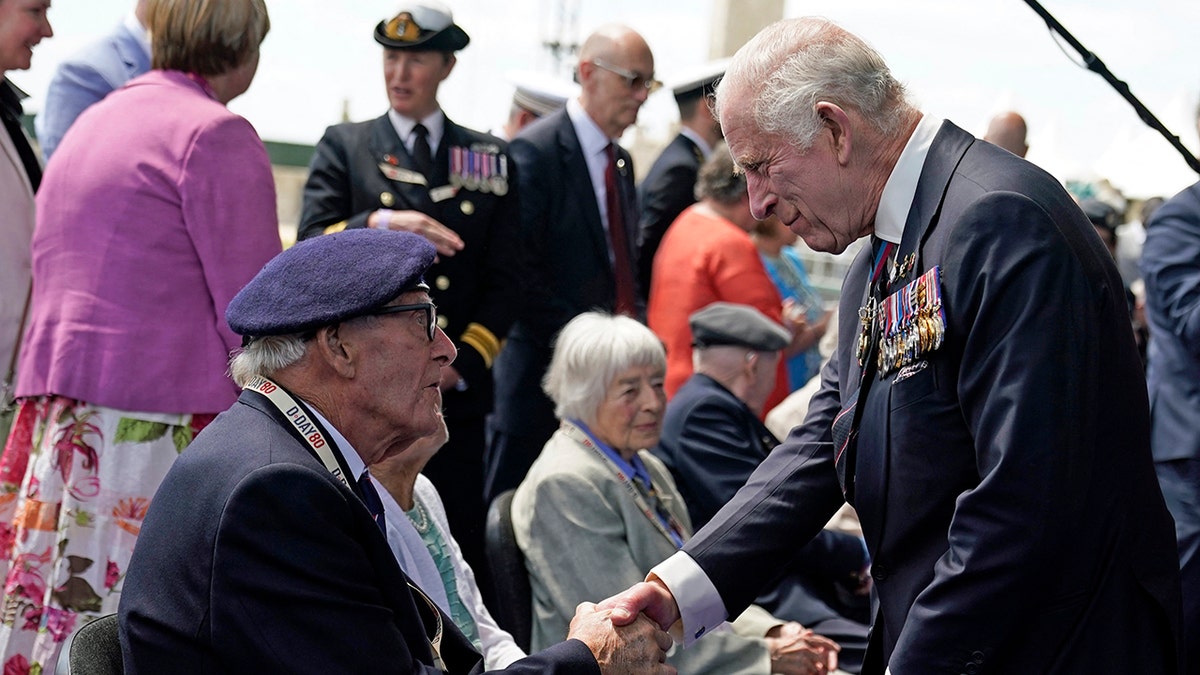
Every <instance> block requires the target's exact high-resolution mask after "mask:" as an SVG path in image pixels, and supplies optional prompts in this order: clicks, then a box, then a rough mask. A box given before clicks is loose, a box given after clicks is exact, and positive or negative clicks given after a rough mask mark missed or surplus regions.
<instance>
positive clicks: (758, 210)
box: [746, 172, 777, 220]
mask: <svg viewBox="0 0 1200 675" xmlns="http://www.w3.org/2000/svg"><path fill="white" fill-rule="evenodd" d="M746 190H747V192H749V193H750V213H751V214H753V215H754V218H755V219H756V220H766V219H767V218H769V217H770V216H771V214H772V213H774V212H775V204H776V202H777V199H776V197H775V193H774V192H772V191H771V186H770V181H768V180H767V179H766V178H764V177H762V176H759V175H758V174H756V173H750V172H746Z"/></svg>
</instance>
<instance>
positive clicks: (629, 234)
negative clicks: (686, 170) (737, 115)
mask: <svg viewBox="0 0 1200 675" xmlns="http://www.w3.org/2000/svg"><path fill="white" fill-rule="evenodd" d="M576 77H577V79H578V80H579V84H580V95H579V98H577V99H572V100H570V101H568V102H567V106H566V108H565V109H564V110H560V111H558V112H556V113H554V114H551V115H548V116H546V117H544V118H542V119H540V120H538V121H537V122H534V123H533V124H530V125H529V126H527V127H525V129H523V130H522V131H521V133H520V134H519V135H518V136H517V137H516V138H515V139H514V140H513V141H512V143H511V145H510V146H509V157H510V158H511V159H512V160H513V163H514V164H516V167H517V180H518V183H519V187H520V193H521V245H522V247H523V253H524V254H525V262H526V265H527V270H526V272H527V283H526V300H525V303H524V305H523V306H522V309H521V312H520V314H519V315H518V317H517V322H516V324H515V325H514V326H513V328H512V330H511V331H510V332H509V335H508V342H507V344H506V346H505V348H504V349H503V350H502V351H501V353H500V356H499V357H497V359H496V365H495V369H494V373H495V378H496V410H495V414H494V415H493V419H492V423H491V424H490V425H489V433H490V438H489V444H488V454H487V458H486V471H487V477H486V481H487V494H486V497H485V498H487V499H491V498H493V497H495V496H496V495H498V494H500V493H501V492H503V491H504V490H507V489H509V488H515V487H516V486H517V485H518V484H519V483H520V482H521V479H522V478H524V476H525V472H526V471H527V470H528V469H529V466H530V465H531V464H532V463H533V460H534V458H536V457H537V455H538V453H539V452H540V451H541V448H542V445H543V444H544V443H545V442H546V440H547V439H548V438H550V436H551V434H553V433H554V430H555V428H557V426H558V422H557V419H556V418H555V416H554V407H553V405H552V404H551V402H550V399H549V398H547V397H546V395H545V394H544V393H543V392H542V388H541V379H542V375H543V373H545V372H546V367H547V365H548V364H549V362H550V351H551V349H550V348H551V341H552V339H553V338H554V336H555V334H557V333H558V331H559V329H561V328H562V327H563V326H564V325H565V324H566V323H567V322H568V321H570V320H571V319H572V318H573V317H575V316H576V315H577V314H580V313H582V312H585V311H588V310H594V309H603V310H606V311H609V312H617V313H621V314H627V315H630V316H633V317H636V318H641V317H642V314H643V312H644V306H643V303H642V302H641V300H640V297H641V296H640V295H639V292H638V279H637V273H636V271H635V268H634V260H635V259H636V254H635V245H636V243H637V221H638V217H637V197H636V194H635V192H634V186H633V164H632V161H631V160H630V157H629V153H627V152H625V150H624V149H622V148H621V147H620V145H618V144H617V139H619V138H620V137H621V134H622V133H624V131H625V129H627V128H628V127H629V126H630V125H632V124H633V123H634V122H636V121H637V115H638V110H640V109H641V107H642V104H643V103H645V102H646V99H647V97H649V96H650V94H651V93H653V92H654V91H655V90H656V89H658V88H659V86H661V83H659V82H658V81H657V80H655V79H654V55H653V54H651V53H650V47H649V46H648V45H647V44H646V41H645V40H644V39H643V38H642V36H641V35H639V34H638V33H637V32H635V31H634V30H633V29H631V28H629V27H627V26H620V25H608V26H604V27H602V28H600V29H598V30H596V32H594V33H592V34H591V35H590V36H588V38H587V39H586V40H585V41H584V43H583V46H582V48H581V49H580V53H579V66H578V70H577V73H576Z"/></svg>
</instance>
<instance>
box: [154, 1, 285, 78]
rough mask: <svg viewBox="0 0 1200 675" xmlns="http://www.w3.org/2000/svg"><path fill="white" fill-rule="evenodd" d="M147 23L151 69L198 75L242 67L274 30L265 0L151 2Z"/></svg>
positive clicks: (221, 72)
mask: <svg viewBox="0 0 1200 675" xmlns="http://www.w3.org/2000/svg"><path fill="white" fill-rule="evenodd" d="M146 22H147V25H148V26H149V30H150V39H151V49H150V53H151V63H152V65H153V67H154V68H156V69H159V70H181V71H183V72H186V73H195V74H197V75H221V74H223V73H226V72H228V71H230V70H233V69H234V68H237V67H238V66H240V65H242V64H243V63H245V62H246V60H247V59H248V58H250V56H251V55H253V54H254V53H255V52H257V51H258V46H259V45H260V44H262V41H263V38H265V37H266V36H267V31H268V30H270V29H271V20H270V18H269V17H268V16H267V6H266V4H265V3H264V1H263V0H150V2H149V5H148V6H147V8H146Z"/></svg>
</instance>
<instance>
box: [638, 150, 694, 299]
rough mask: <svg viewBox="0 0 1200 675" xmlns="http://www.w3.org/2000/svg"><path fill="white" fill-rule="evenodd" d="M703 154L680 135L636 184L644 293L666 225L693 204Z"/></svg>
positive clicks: (639, 266) (645, 292)
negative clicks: (639, 213) (639, 214)
mask: <svg viewBox="0 0 1200 675" xmlns="http://www.w3.org/2000/svg"><path fill="white" fill-rule="evenodd" d="M703 163H704V154H703V153H702V152H701V151H700V148H699V146H697V145H696V143H695V142H694V141H692V139H690V138H688V137H687V136H684V135H683V134H679V135H677V136H675V138H674V139H672V140H671V142H670V143H668V144H667V147H665V148H663V151H662V154H660V155H659V156H658V159H656V160H654V164H652V165H651V166H650V170H649V171H648V172H646V177H645V178H643V179H642V182H641V184H640V185H638V206H639V208H640V209H641V219H640V220H639V222H638V258H637V261H638V262H637V266H638V275H639V278H640V279H641V280H642V290H643V293H644V295H646V296H649V294H650V273H651V271H652V269H653V267H654V253H655V251H657V250H658V245H659V244H661V243H662V238H663V235H664V234H666V233H667V228H668V227H670V226H671V223H673V222H675V218H676V217H678V216H679V214H680V213H682V212H683V210H684V209H686V208H687V207H689V206H691V205H692V204H695V203H696V176H697V175H698V174H699V173H700V165H701V164H703Z"/></svg>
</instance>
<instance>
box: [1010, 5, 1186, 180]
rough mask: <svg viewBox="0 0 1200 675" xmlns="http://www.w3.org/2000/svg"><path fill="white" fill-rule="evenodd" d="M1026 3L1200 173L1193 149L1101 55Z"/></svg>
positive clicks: (1042, 8) (1090, 68) (1055, 21)
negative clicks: (1120, 77)
mask: <svg viewBox="0 0 1200 675" xmlns="http://www.w3.org/2000/svg"><path fill="white" fill-rule="evenodd" d="M1025 4H1027V5H1029V6H1030V7H1031V8H1033V11H1035V12H1037V13H1038V16H1040V17H1042V19H1043V20H1045V22H1046V25H1047V26H1049V28H1050V30H1052V31H1054V32H1056V33H1058V34H1059V35H1061V36H1062V37H1063V39H1064V40H1066V41H1067V44H1069V45H1071V46H1072V47H1074V48H1075V51H1077V52H1079V55H1080V56H1082V57H1083V63H1084V65H1086V66H1087V67H1088V70H1091V71H1093V72H1095V73H1096V74H1098V75H1100V77H1103V78H1104V80H1105V81H1106V82H1108V83H1109V84H1110V85H1112V88H1113V89H1116V90H1117V93H1118V94H1120V95H1121V96H1122V97H1123V98H1124V99H1125V100H1126V101H1129V105H1131V106H1133V109H1134V110H1136V111H1137V114H1138V117H1140V118H1142V121H1143V122H1145V123H1146V124H1147V125H1149V126H1150V128H1151V129H1154V130H1155V131H1157V132H1158V133H1160V134H1162V135H1163V137H1164V138H1166V139H1167V141H1168V142H1169V143H1170V144H1171V145H1173V146H1175V149H1176V150H1178V151H1179V154H1181V155H1183V159H1184V161H1186V162H1187V164H1188V166H1190V167H1192V170H1193V171H1195V172H1196V173H1200V160H1198V159H1196V157H1195V155H1193V154H1192V153H1191V151H1189V150H1188V149H1187V148H1185V147H1184V146H1183V143H1181V142H1180V141H1179V137H1178V136H1176V135H1175V134H1172V133H1171V131H1170V130H1169V129H1167V128H1166V127H1165V126H1163V123H1162V122H1159V121H1158V118H1157V117H1155V116H1154V113H1152V112H1150V110H1148V109H1147V108H1146V106H1144V105H1142V102H1141V101H1139V100H1138V99H1137V97H1136V96H1134V95H1133V92H1131V91H1129V85H1127V84H1125V83H1124V82H1123V81H1121V80H1118V79H1117V77H1116V76H1115V75H1113V74H1112V71H1111V70H1109V69H1108V66H1106V65H1104V62H1103V61H1101V60H1100V58H1099V57H1097V56H1096V55H1095V54H1093V53H1091V52H1090V51H1088V50H1087V48H1086V47H1084V46H1083V45H1082V44H1080V43H1079V40H1076V39H1075V36H1074V35H1071V34H1070V33H1068V32H1067V29H1066V28H1063V25H1062V24H1061V23H1059V22H1058V19H1055V18H1054V17H1053V16H1051V15H1050V12H1047V11H1046V9H1045V8H1044V7H1042V6H1041V5H1040V4H1039V3H1038V2H1037V0H1025Z"/></svg>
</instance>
